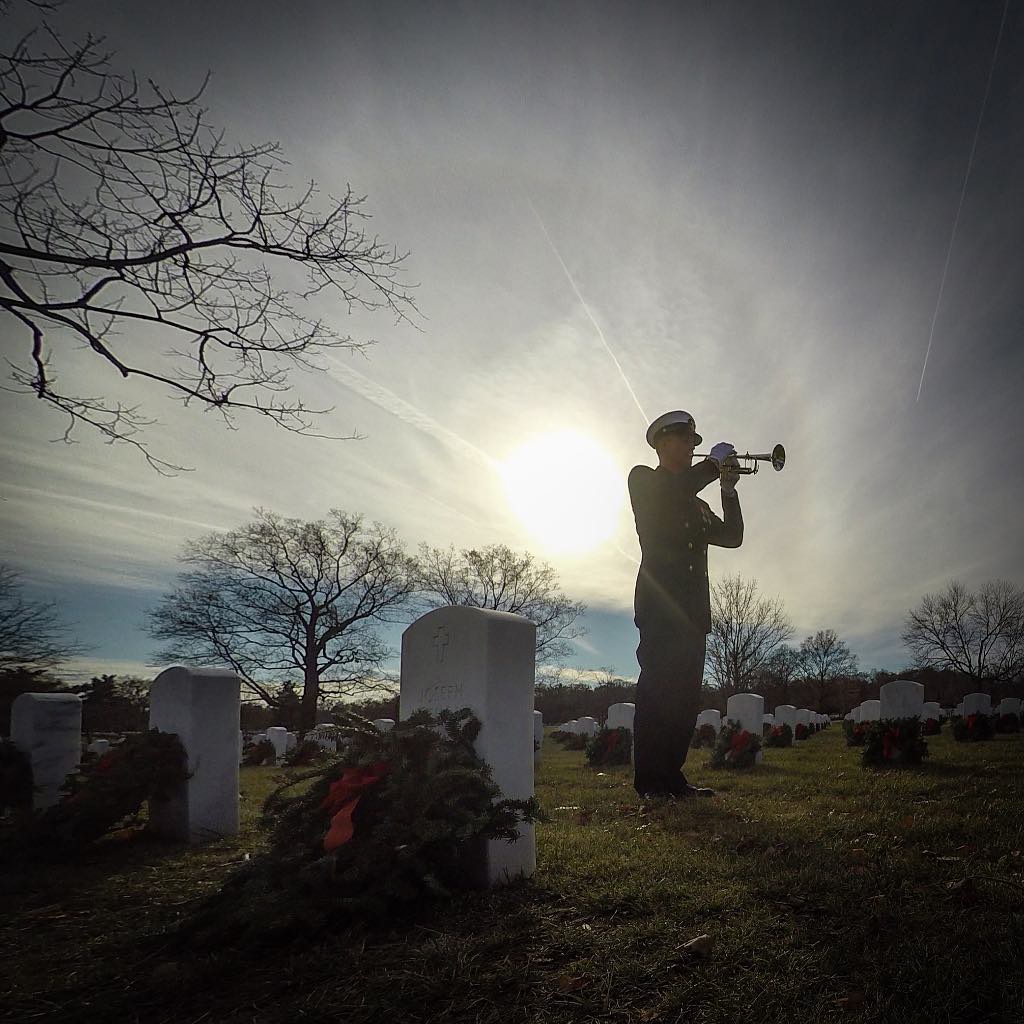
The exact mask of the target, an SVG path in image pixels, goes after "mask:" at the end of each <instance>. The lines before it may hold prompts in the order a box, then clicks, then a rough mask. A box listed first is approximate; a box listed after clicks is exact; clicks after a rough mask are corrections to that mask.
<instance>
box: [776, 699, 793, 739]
mask: <svg viewBox="0 0 1024 1024" xmlns="http://www.w3.org/2000/svg"><path fill="white" fill-rule="evenodd" d="M775 724H776V725H778V726H783V725H788V726H789V728H790V731H791V732H792V733H793V735H794V736H795V735H796V708H795V707H794V706H793V705H792V704H779V705H777V706H776V708H775Z"/></svg>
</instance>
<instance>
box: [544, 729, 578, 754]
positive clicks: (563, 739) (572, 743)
mask: <svg viewBox="0 0 1024 1024" xmlns="http://www.w3.org/2000/svg"><path fill="white" fill-rule="evenodd" d="M551 738H552V739H555V740H558V742H559V743H561V744H562V747H563V749H565V750H586V749H587V737H586V736H584V735H583V734H582V733H578V732H566V730H565V729H556V730H555V731H554V732H553V733H552V734H551Z"/></svg>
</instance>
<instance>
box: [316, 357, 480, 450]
mask: <svg viewBox="0 0 1024 1024" xmlns="http://www.w3.org/2000/svg"><path fill="white" fill-rule="evenodd" d="M331 363H332V366H331V372H332V374H333V375H334V376H335V377H338V378H339V379H340V380H341V383H342V384H344V385H345V386H346V387H348V388H351V390H353V391H354V392H355V393H356V394H357V395H361V396H362V397H363V398H365V399H366V400H367V401H369V402H372V403H373V404H374V405H376V406H378V407H379V408H381V409H383V410H384V411H385V412H388V413H390V414H391V415H392V416H395V417H397V418H398V419H400V420H402V421H403V422H404V423H408V424H409V425H410V426H412V427H415V428H416V429H417V430H421V431H422V432H423V433H424V434H429V435H430V436H431V437H433V438H434V439H435V440H437V441H440V442H441V444H443V445H445V447H447V448H451V449H452V450H453V451H456V452H458V453H459V454H460V455H464V456H467V457H468V458H470V459H472V460H474V461H477V462H482V463H483V464H484V465H485V466H486V467H487V468H488V469H497V468H498V467H499V463H498V460H497V459H495V458H494V457H493V456H491V455H488V454H487V452H485V451H483V450H482V449H480V448H477V447H476V445H474V444H471V443H470V442H469V441H467V440H466V439H465V438H464V437H460V436H459V435H458V434H456V433H455V431H453V430H449V429H448V428H447V427H443V426H442V425H441V424H440V423H438V422H437V420H435V419H432V418H431V417H430V416H428V415H427V414H426V413H425V412H423V411H422V410H420V409H417V408H416V406H414V405H410V404H409V403H408V402H407V401H405V399H403V398H399V397H398V395H396V394H395V393H394V392H393V391H389V390H388V389H387V388H386V387H384V386H383V385H382V384H378V383H376V382H375V381H372V380H370V378H369V377H364V376H363V375H362V374H361V373H360V372H359V371H358V370H353V369H352V367H351V366H348V365H346V364H345V363H342V362H340V361H339V360H335V359H332V360H331Z"/></svg>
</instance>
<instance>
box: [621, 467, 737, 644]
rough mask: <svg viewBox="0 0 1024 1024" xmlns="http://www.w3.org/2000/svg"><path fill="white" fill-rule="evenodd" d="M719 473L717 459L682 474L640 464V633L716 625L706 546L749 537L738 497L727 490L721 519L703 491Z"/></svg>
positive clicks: (633, 498) (636, 511)
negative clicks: (744, 528)
mask: <svg viewBox="0 0 1024 1024" xmlns="http://www.w3.org/2000/svg"><path fill="white" fill-rule="evenodd" d="M718 476H719V469H718V466H717V465H716V464H715V463H714V462H713V461H711V460H705V461H704V462H698V463H697V464H696V465H695V466H692V467H688V468H687V469H684V470H683V471H682V472H680V473H671V472H669V471H668V470H667V469H664V468H662V467H661V466H659V467H658V468H657V469H651V468H650V466H634V467H633V469H632V470H631V471H630V474H629V499H630V502H631V503H632V505H633V515H634V516H635V518H636V532H637V536H638V537H639V538H640V550H641V553H642V555H641V561H640V571H639V573H638V574H637V580H636V594H635V599H634V606H633V607H634V612H635V614H636V624H637V627H638V628H639V629H640V632H641V634H644V633H647V634H660V633H667V634H672V633H676V632H678V631H687V632H690V631H692V632H695V633H701V634H706V633H709V632H710V631H711V598H710V593H709V589H708V545H709V544H715V545H717V546H718V547H723V548H738V547H739V546H740V544H742V543H743V515H742V513H741V512H740V502H739V498H738V497H736V496H735V495H732V496H726V495H723V496H722V511H723V515H724V519H719V518H718V516H716V515H715V513H714V512H712V511H711V507H710V506H709V505H708V504H707V502H705V501H702V500H701V499H700V498H698V497H697V492H698V491H700V490H701V489H702V488H704V487H706V486H707V485H708V484H709V483H711V481H712V480H715V479H717V478H718Z"/></svg>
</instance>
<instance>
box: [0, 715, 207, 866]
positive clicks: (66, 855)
mask: <svg viewBox="0 0 1024 1024" xmlns="http://www.w3.org/2000/svg"><path fill="white" fill-rule="evenodd" d="M186 764H187V758H186V754H185V749H184V747H183V746H182V745H181V741H180V740H179V739H178V737H177V736H175V735H173V734H171V733H165V732H160V731H159V730H158V729H150V730H149V731H148V732H143V733H137V734H136V735H133V736H129V737H128V738H127V739H125V741H124V742H123V743H119V744H118V745H117V746H116V747H113V748H112V749H110V750H108V751H107V753H105V754H103V755H102V756H101V757H99V758H97V759H96V760H94V761H86V762H84V763H83V764H82V765H81V767H80V768H79V770H78V771H77V772H75V773H72V774H71V775H69V776H68V777H67V779H66V781H65V782H64V785H63V786H62V787H61V788H62V790H63V793H64V795H63V796H62V797H61V799H60V800H59V801H58V802H57V803H55V804H54V805H53V806H51V807H48V808H47V809H46V810H45V811H42V812H41V813H38V814H32V813H30V812H28V813H25V814H22V815H20V816H19V819H18V820H17V821H16V822H14V827H13V829H11V830H9V831H8V832H7V834H6V835H5V836H4V840H3V843H2V845H0V862H2V861H14V860H27V859H35V858H38V859H44V860H69V859H71V858H73V857H75V856H77V855H78V854H79V853H80V852H81V850H82V849H83V848H84V847H85V846H87V845H88V844H89V843H93V842H95V841H96V840H97V839H99V838H101V837H102V836H104V835H106V833H108V832H110V831H111V830H112V829H114V828H115V827H116V826H118V825H119V824H121V822H123V821H124V820H125V819H126V818H130V817H132V816H133V815H136V814H138V813H139V811H140V810H141V809H142V805H143V803H145V802H146V801H147V800H153V799H161V798H166V797H168V796H170V794H171V793H172V792H173V791H174V789H175V788H176V787H177V786H179V785H180V784H181V783H182V782H184V781H185V780H186V779H187V778H188V771H187V769H186Z"/></svg>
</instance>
